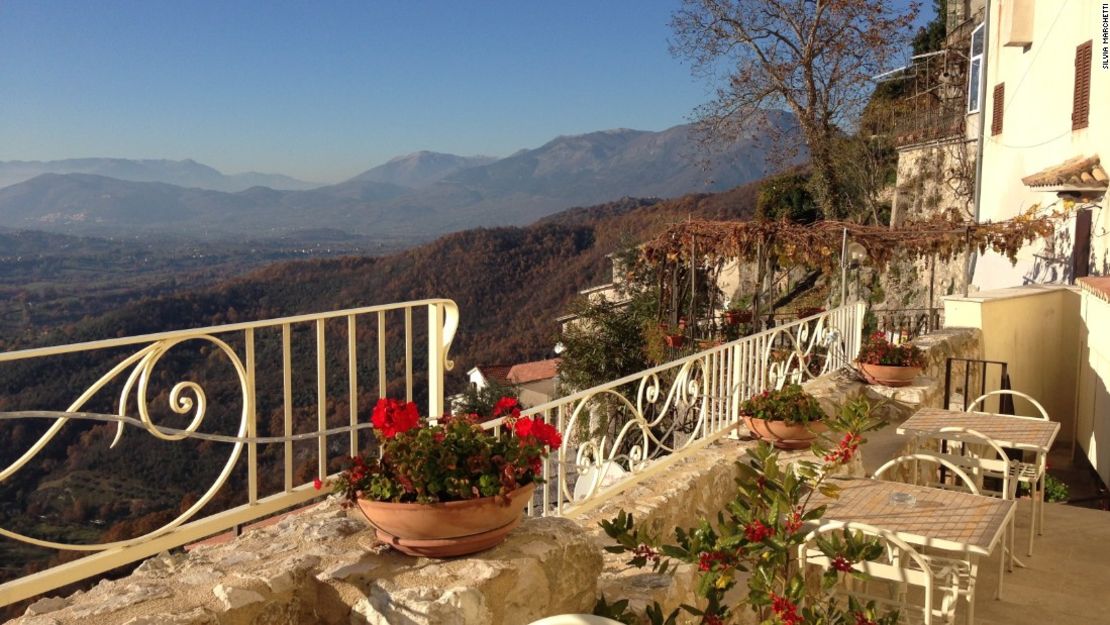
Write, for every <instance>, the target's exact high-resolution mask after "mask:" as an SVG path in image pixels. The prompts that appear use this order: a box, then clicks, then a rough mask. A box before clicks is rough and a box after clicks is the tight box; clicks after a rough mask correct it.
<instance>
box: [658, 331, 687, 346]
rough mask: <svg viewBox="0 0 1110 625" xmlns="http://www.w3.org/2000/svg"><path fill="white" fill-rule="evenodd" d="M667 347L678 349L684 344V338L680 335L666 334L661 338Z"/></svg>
mask: <svg viewBox="0 0 1110 625" xmlns="http://www.w3.org/2000/svg"><path fill="white" fill-rule="evenodd" d="M663 340H664V341H665V342H666V343H667V347H673V348H679V347H682V346H683V345H685V344H686V337H685V336H683V335H681V334H668V335H666V336H664V337H663Z"/></svg>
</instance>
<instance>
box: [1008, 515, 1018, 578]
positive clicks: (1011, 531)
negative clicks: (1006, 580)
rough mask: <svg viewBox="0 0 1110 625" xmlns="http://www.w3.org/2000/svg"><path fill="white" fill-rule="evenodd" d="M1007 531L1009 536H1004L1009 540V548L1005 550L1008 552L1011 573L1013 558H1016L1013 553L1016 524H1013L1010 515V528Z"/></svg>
mask: <svg viewBox="0 0 1110 625" xmlns="http://www.w3.org/2000/svg"><path fill="white" fill-rule="evenodd" d="M1007 533H1008V534H1009V536H1007V537H1006V538H1007V539H1008V540H1009V542H1010V548H1009V549H1008V550H1007V551H1008V552H1009V554H1010V572H1011V573H1013V572H1014V559H1015V558H1017V556H1015V555H1014V548H1015V545H1014V542H1015V536H1016V535H1017V526H1015V525H1014V517H1012V516H1011V517H1010V529H1009V532H1007Z"/></svg>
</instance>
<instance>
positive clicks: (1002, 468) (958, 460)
mask: <svg viewBox="0 0 1110 625" xmlns="http://www.w3.org/2000/svg"><path fill="white" fill-rule="evenodd" d="M939 433H940V434H941V435H942V437H943V438H944V439H945V440H954V441H959V442H961V443H963V444H964V448H963V449H962V450H961V451H963V453H962V454H940V455H942V456H943V457H944V458H945V459H946V460H948V461H949V462H951V463H953V464H956V465H959V466H960V468H962V469H964V470H965V471H966V472H967V473H969V474H970V475H971V476H972V478H973V479H974V480H975V483H976V484H978V486H979V491H980V492H979V493H976V494H985V495H993V496H1000V497H1002V499H1010V498H1011V497H1012V496H1013V492H1011V490H1010V488H1011V486H1013V484H1011V479H1010V466H1011V463H1012V461H1011V460H1010V458H1009V456H1007V455H1006V450H1005V449H1004V448H1003V447H1002V446H1001V445H999V444H998V441H996V440H994V439H993V438H991V437H989V436H987V435H986V434H983V433H982V432H980V431H978V430H974V429H972V428H965V427H958V426H949V427H944V428H941V429H940V430H939ZM984 477H992V478H996V479H1000V480H1002V489H1001V490H999V491H988V490H987V489H985V488H983V478H984Z"/></svg>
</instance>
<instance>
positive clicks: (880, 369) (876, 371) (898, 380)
mask: <svg viewBox="0 0 1110 625" xmlns="http://www.w3.org/2000/svg"><path fill="white" fill-rule="evenodd" d="M859 369H860V372H861V373H863V377H864V378H866V379H867V381H868V382H870V383H871V384H878V385H880V386H893V387H898V386H909V385H910V384H913V381H914V379H915V378H917V376H919V375H921V367H891V366H887V365H871V364H868V363H866V362H861V363H859Z"/></svg>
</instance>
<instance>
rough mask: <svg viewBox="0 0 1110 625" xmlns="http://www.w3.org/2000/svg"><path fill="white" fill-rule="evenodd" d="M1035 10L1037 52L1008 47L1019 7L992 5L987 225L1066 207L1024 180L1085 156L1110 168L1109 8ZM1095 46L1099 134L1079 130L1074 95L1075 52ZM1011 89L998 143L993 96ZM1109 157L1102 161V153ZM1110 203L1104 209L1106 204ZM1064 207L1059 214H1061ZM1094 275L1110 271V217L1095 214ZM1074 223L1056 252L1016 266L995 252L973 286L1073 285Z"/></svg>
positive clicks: (1084, 2)
mask: <svg viewBox="0 0 1110 625" xmlns="http://www.w3.org/2000/svg"><path fill="white" fill-rule="evenodd" d="M1032 4H1033V5H1034V17H1033V44H1032V45H1031V46H1029V47H1028V48H1020V47H1006V46H1003V45H1002V41H1001V37H1000V36H999V27H1000V24H1001V22H1002V20H1001V19H1000V18H1001V17H1002V13H1001V11H1006V10H1009V8H1010V6H1011V5H1012V3H1008V2H1001V1H1000V0H991V8H990V11H991V17H990V20H991V26H990V37H989V42H988V44H987V55H986V56H987V59H986V60H987V72H986V79H985V83H984V86H983V92H984V96H985V98H984V103H983V107H982V110H983V111H984V112H985V116H986V117H987V119H985V120H984V123H985V124H986V126H987V129H986V133H985V141H984V144H983V173H982V198H981V202H980V213H979V219H980V221H984V222H985V221H999V220H1002V219H1008V218H1010V217H1013V216H1015V215H1017V214H1019V213H1020V212H1021V211H1023V210H1025V209H1027V208H1029V207H1030V206H1032V205H1034V204H1040V205H1041V206H1048V205H1050V204H1053V203H1055V202H1057V197H1056V194H1055V193H1038V192H1034V191H1031V190H1030V189H1029V188H1027V187H1026V186H1025V185H1024V184H1022V182H1021V179H1022V177H1024V176H1028V175H1030V174H1032V173H1036V172H1038V171H1041V170H1043V169H1045V168H1048V167H1051V166H1053V165H1057V164H1059V163H1062V162H1063V161H1065V160H1067V159H1070V158H1073V157H1076V156H1093V155H1096V154H1097V155H1099V156H1100V157H1102V159H1103V167H1104V168H1110V69H1104V68H1103V61H1102V53H1103V46H1104V44H1103V40H1102V32H1101V29H1102V17H1101V15H1102V2H1101V1H1095V0H1069V1H1067V2H1065V1H1063V0H1038V1H1037V2H1034V3H1032ZM1088 40H1093V51H1094V58H1093V60H1092V71H1091V106H1090V110H1091V113H1090V126H1089V127H1088V128H1086V129H1082V130H1077V131H1072V129H1071V125H1072V123H1071V113H1072V93H1073V85H1074V81H1075V48H1076V46H1078V45H1079V44H1081V43H1084V42H1086V41H1088ZM999 83H1004V84H1005V87H1004V90H1005V95H1004V104H1003V106H1004V109H1003V110H1004V114H1003V124H1002V133H1001V134H998V135H995V136H991V133H990V119H989V118H990V116H991V111H992V110H993V106H994V102H993V101H992V98H993V93H994V87H995V85H997V84H999ZM1100 151H1101V152H1102V153H1100ZM1100 203H1103V204H1104V203H1105V202H1100ZM1057 206H1059V205H1057ZM1092 226H1093V232H1094V233H1095V235H1096V236H1095V237H1093V240H1092V247H1093V248H1094V249H1093V256H1094V257H1095V258H1094V261H1095V262H1093V263H1092V266H1091V271H1092V273H1107V272H1108V271H1110V253H1108V251H1107V243H1108V239H1110V236H1102V237H1099V236H1097V235H1098V234H1099V233H1103V232H1107V231H1108V229H1110V216H1108V215H1107V211H1105V210H1102V209H1097V208H1096V209H1095V214H1094V216H1093V224H1092ZM1073 237H1074V224H1073V223H1072V222H1069V223H1067V224H1066V225H1065V227H1063V228H1061V229H1060V232H1059V233H1058V234H1057V237H1056V240H1055V241H1054V242H1053V245H1051V246H1050V247H1049V249H1046V246H1045V245H1042V244H1034V245H1031V246H1029V247H1027V248H1026V249H1025V250H1023V251H1022V252H1021V254H1020V255H1019V257H1018V262H1017V265H1016V266H1014V265H1011V264H1010V262H1009V261H1008V260H1007V259H1005V258H1003V257H1001V256H999V255H997V254H995V253H993V252H990V253H987V254H985V255H983V256H982V257H980V258H979V260H978V262H977V264H976V269H975V276H974V280H973V281H974V284H975V285H976V286H978V287H979V288H981V289H996V288H1001V287H1007V286H1014V285H1019V284H1028V283H1050V282H1057V283H1059V282H1067V281H1069V280H1070V278H1071V275H1070V274H1071V261H1070V255H1071V249H1072V243H1073Z"/></svg>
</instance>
